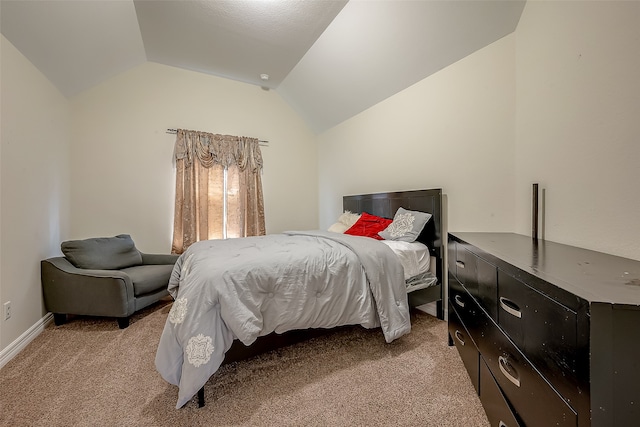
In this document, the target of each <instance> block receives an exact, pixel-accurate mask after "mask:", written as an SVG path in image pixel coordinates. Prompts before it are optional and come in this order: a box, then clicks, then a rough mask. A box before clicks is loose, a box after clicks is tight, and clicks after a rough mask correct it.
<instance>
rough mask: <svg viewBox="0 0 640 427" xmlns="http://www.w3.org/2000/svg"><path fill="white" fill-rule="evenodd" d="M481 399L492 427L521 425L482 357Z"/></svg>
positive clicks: (518, 426) (515, 426) (517, 426)
mask: <svg viewBox="0 0 640 427" xmlns="http://www.w3.org/2000/svg"><path fill="white" fill-rule="evenodd" d="M480 401H481V402H482V407H483V408H484V411H485V412H486V414H487V418H488V419H489V424H491V427H520V426H521V424H520V423H519V422H518V420H517V419H516V416H515V414H514V413H513V411H512V410H511V407H510V406H509V402H508V401H507V400H506V398H505V397H504V395H503V394H502V391H501V390H500V387H499V386H498V384H497V383H496V380H495V378H493V375H491V371H490V370H489V367H488V366H487V363H486V362H485V361H484V359H483V358H482V357H480Z"/></svg>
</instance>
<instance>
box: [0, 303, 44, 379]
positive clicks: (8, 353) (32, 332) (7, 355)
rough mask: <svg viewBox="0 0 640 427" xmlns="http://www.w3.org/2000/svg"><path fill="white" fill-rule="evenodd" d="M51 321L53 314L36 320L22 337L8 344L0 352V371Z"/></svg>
mask: <svg viewBox="0 0 640 427" xmlns="http://www.w3.org/2000/svg"><path fill="white" fill-rule="evenodd" d="M52 321H53V314H52V313H47V314H45V316H44V317H43V318H42V319H40V320H38V321H37V322H36V323H35V324H34V325H33V326H32V327H30V328H29V329H27V330H26V331H25V332H24V333H23V334H22V335H20V336H19V337H18V338H17V339H16V340H15V341H14V342H12V343H11V344H9V345H8V346H7V347H6V348H5V349H3V350H2V351H0V369H2V367H3V366H4V365H6V364H7V363H9V361H11V359H13V358H14V357H16V355H17V354H18V353H20V352H21V351H22V349H23V348H25V347H26V346H27V345H28V344H29V343H30V342H31V341H33V340H34V339H35V338H36V337H37V336H38V335H40V333H41V332H42V331H43V330H44V328H46V327H47V325H48V324H49V323H51V322H52Z"/></svg>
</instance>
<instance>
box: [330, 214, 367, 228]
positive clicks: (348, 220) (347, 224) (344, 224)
mask: <svg viewBox="0 0 640 427" xmlns="http://www.w3.org/2000/svg"><path fill="white" fill-rule="evenodd" d="M360 216H361V215H360V214H355V213H353V212H350V211H344V212H343V213H342V215H340V216H339V217H338V222H336V223H335V224H333V225H332V226H331V227H329V228H328V229H327V231H333V232H334V233H344V232H345V231H347V230H348V229H350V228H351V226H352V225H353V224H355V223H356V222H357V221H358V220H359V219H360Z"/></svg>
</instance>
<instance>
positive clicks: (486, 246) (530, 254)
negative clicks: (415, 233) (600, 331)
mask: <svg viewBox="0 0 640 427" xmlns="http://www.w3.org/2000/svg"><path fill="white" fill-rule="evenodd" d="M449 234H451V235H452V236H453V237H454V238H455V239H456V240H458V241H461V242H465V243H468V244H469V245H471V246H474V247H476V248H478V249H479V250H480V251H482V252H484V253H486V254H489V255H492V256H493V257H495V258H498V259H500V260H502V261H504V262H506V263H508V264H511V265H513V266H514V267H517V268H518V269H520V270H522V271H524V272H526V273H528V274H531V275H534V276H536V277H538V278H540V279H542V280H544V281H546V282H549V283H551V284H553V285H555V286H557V287H559V288H561V289H564V290H566V291H568V292H571V293H573V294H575V295H577V296H579V297H581V298H583V299H585V300H587V301H589V302H603V303H612V304H628V305H632V306H638V307H640V261H636V260H632V259H628V258H622V257H618V256H615V255H610V254H605V253H602V252H596V251H591V250H588V249H583V248H577V247H575V246H569V245H563V244H560V243H555V242H551V241H547V240H538V241H537V242H535V241H534V240H533V239H532V238H531V237H529V236H524V235H521V234H515V233H471V232H450V233H449ZM478 255H481V254H478ZM488 261H489V260H488Z"/></svg>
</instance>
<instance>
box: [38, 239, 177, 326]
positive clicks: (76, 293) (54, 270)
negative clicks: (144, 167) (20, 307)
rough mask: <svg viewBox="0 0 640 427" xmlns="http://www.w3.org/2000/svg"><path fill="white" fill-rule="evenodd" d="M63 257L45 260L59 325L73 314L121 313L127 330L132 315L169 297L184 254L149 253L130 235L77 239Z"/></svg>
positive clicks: (45, 281) (45, 282)
mask: <svg viewBox="0 0 640 427" xmlns="http://www.w3.org/2000/svg"><path fill="white" fill-rule="evenodd" d="M61 248H62V253H63V254H64V256H63V257H55V258H49V259H46V260H43V261H42V262H41V271H40V274H41V279H42V290H43V294H44V303H45V307H46V309H47V310H48V311H50V312H52V313H53V316H54V321H55V324H56V325H61V324H63V323H65V322H66V320H67V314H76V315H89V316H105V317H116V318H117V320H118V325H119V326H120V328H121V329H124V328H126V327H127V326H129V316H131V315H132V314H133V313H135V312H136V311H138V310H140V309H142V308H144V307H146V306H148V305H150V304H153V303H154V302H156V301H158V300H159V299H161V298H163V297H165V296H166V295H168V292H167V285H168V283H169V278H170V277H171V271H172V270H173V265H174V264H175V262H176V260H177V259H178V255H168V254H167V255H160V254H144V253H142V252H140V251H138V250H137V249H136V247H135V244H134V243H133V240H132V239H131V236H129V235H128V234H121V235H118V236H115V237H99V238H93V239H86V240H72V241H67V242H63V243H62V245H61Z"/></svg>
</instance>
